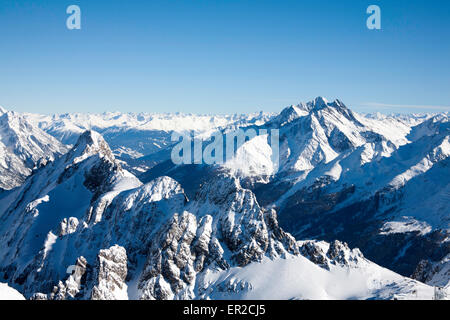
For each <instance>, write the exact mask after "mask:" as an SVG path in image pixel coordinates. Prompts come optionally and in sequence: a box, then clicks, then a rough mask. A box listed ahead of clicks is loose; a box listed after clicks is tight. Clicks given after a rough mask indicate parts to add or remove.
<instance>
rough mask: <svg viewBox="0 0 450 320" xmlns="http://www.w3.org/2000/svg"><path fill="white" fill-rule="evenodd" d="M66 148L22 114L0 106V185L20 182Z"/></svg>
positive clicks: (1, 186)
mask: <svg viewBox="0 0 450 320" xmlns="http://www.w3.org/2000/svg"><path fill="white" fill-rule="evenodd" d="M65 152H67V148H66V147H65V146H64V145H63V144H62V143H60V142H59V141H58V140H56V139H55V138H53V137H52V136H50V135H48V134H46V133H45V132H43V131H42V130H41V129H39V128H38V127H36V126H34V125H33V124H31V123H29V122H28V121H27V120H26V118H25V117H24V116H23V115H21V114H18V113H16V112H12V111H10V112H7V111H6V110H4V109H2V110H0V188H2V189H6V190H9V189H12V188H14V187H17V186H19V185H20V184H21V183H23V181H24V180H25V178H26V177H27V176H28V175H30V174H31V171H32V170H33V169H34V168H35V167H39V166H40V165H42V164H45V163H46V162H48V161H53V160H54V159H55V158H56V157H57V156H59V155H61V154H63V153H65Z"/></svg>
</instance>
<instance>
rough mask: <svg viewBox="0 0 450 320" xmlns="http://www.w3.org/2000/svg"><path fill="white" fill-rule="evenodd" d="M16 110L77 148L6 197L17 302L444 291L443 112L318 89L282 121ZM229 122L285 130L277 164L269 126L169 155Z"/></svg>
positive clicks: (5, 244) (3, 272)
mask: <svg viewBox="0 0 450 320" xmlns="http://www.w3.org/2000/svg"><path fill="white" fill-rule="evenodd" d="M10 114H12V115H14V116H15V118H17V119H20V121H21V123H25V124H28V126H27V125H25V127H24V128H22V129H19V130H18V131H19V132H20V133H22V137H23V138H22V140H21V141H34V139H33V138H31V137H32V136H35V135H36V133H35V132H40V134H41V135H42V134H44V136H46V137H49V136H48V134H45V133H43V132H42V130H41V129H43V130H45V131H46V132H47V133H49V134H51V135H53V136H54V137H58V138H59V139H62V140H63V141H64V142H65V143H68V144H72V145H73V146H72V147H71V149H70V150H69V151H68V152H66V150H64V151H62V152H61V154H62V153H64V154H62V155H59V156H58V155H55V156H54V160H53V161H49V162H45V161H42V165H40V166H36V165H35V166H34V167H35V169H34V170H33V172H30V173H29V174H30V176H29V177H28V178H26V180H25V181H24V182H23V181H22V182H18V183H17V185H19V184H20V186H18V187H17V188H15V189H13V190H10V191H4V192H1V193H0V243H1V244H2V246H1V248H0V276H2V279H4V280H2V281H4V282H8V284H9V285H10V286H12V287H14V288H15V289H17V290H19V291H20V292H21V293H22V294H23V295H24V296H25V297H26V298H32V299H57V300H58V299H432V298H433V296H434V288H433V286H440V287H447V289H444V290H447V291H448V290H449V289H448V283H449V280H450V276H449V274H448V272H449V271H448V266H449V264H448V255H449V254H450V247H449V244H450V241H449V240H448V239H449V224H448V223H449V213H450V207H449V203H450V202H449V201H448V199H449V195H450V192H449V182H450V171H449V170H448V168H449V163H448V161H449V160H448V155H449V153H450V148H449V145H450V144H449V122H448V114H445V113H443V114H434V115H411V116H399V115H389V116H385V115H379V114H378V115H377V114H374V115H361V114H357V113H355V112H352V111H351V110H350V109H348V108H347V107H346V106H345V105H344V104H343V103H342V102H341V101H339V100H335V101H333V102H328V101H327V100H325V99H324V98H321V97H319V98H316V99H314V100H313V101H311V102H308V103H301V104H299V105H296V106H290V107H288V108H286V109H284V110H283V111H282V112H281V113H280V114H278V115H266V114H262V113H261V114H255V115H249V116H245V115H243V116H217V117H216V116H192V115H172V116H171V115H149V114H139V115H134V114H120V113H105V114H102V115H82V114H67V115H61V116H39V115H32V114H26V115H19V114H15V113H10ZM0 119H1V116H0ZM37 127H40V128H41V129H37ZM19 128H20V127H19ZM26 128H32V129H33V130H32V131H27V130H31V129H26ZM94 128H95V129H97V130H98V131H101V133H102V135H103V136H104V138H103V137H102V135H100V134H99V133H97V132H96V131H93V130H92V129H94ZM237 128H254V129H279V130H280V141H279V146H280V162H279V167H278V168H277V170H276V169H275V168H276V166H275V165H274V163H272V160H273V157H272V155H271V152H272V150H271V148H270V146H269V138H268V136H265V135H263V136H258V137H255V138H253V139H251V140H250V141H247V142H246V143H244V145H242V147H240V148H238V150H237V151H236V153H235V156H234V157H233V158H232V159H229V160H228V161H226V162H225V163H224V164H222V165H212V166H211V165H178V166H176V165H174V164H173V163H172V162H171V160H170V158H169V157H170V150H171V147H172V145H173V144H172V142H171V141H170V135H171V133H172V132H173V131H177V132H186V131H191V130H193V131H195V132H196V133H197V134H201V135H202V136H204V137H208V136H209V135H211V134H212V133H214V132H217V131H222V132H230V131H232V130H235V129H237ZM86 129H87V130H86ZM30 132H32V133H30ZM25 138H28V140H27V139H25ZM30 139H31V140H30ZM50 139H53V140H54V138H52V137H50ZM39 141H42V138H41V139H39ZM109 142H111V145H113V147H112V148H110V143H109ZM53 145H56V144H55V143H53ZM59 145H61V146H63V145H62V144H59ZM151 146H152V147H151ZM63 147H64V146H63ZM10 153H11V152H10ZM36 159H38V160H36V161H41V160H39V159H45V157H44V156H43V154H37V156H36ZM145 161H146V162H145ZM143 164H144V165H143ZM128 168H132V169H133V172H132V173H131V172H129V171H128V170H127V169H128ZM136 168H139V170H138V169H136ZM145 168H151V169H150V170H148V171H146V172H144V173H142V174H141V173H140V171H141V170H146V169H145ZM135 174H139V176H136V175H135ZM288 232H289V233H288ZM303 239H315V240H307V241H305V240H303ZM336 239H339V240H340V241H337V240H336ZM323 240H325V241H323ZM343 241H345V242H343ZM346 242H347V243H348V245H347V243H346ZM350 247H353V248H356V247H358V248H360V249H350ZM362 252H363V253H364V255H363V253H362ZM372 261H374V262H372ZM384 267H388V268H389V269H391V270H393V271H391V270H388V269H385V268H384ZM410 276H411V277H412V278H414V279H415V280H413V279H412V278H410ZM419 281H421V282H419ZM424 283H426V284H424ZM427 284H428V285H427Z"/></svg>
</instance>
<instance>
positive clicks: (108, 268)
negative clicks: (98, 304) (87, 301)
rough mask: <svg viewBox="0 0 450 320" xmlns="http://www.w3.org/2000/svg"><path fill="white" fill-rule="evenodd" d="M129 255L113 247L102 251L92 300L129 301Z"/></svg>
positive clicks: (97, 265) (117, 247)
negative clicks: (127, 283) (127, 282)
mask: <svg viewBox="0 0 450 320" xmlns="http://www.w3.org/2000/svg"><path fill="white" fill-rule="evenodd" d="M127 263H128V261H127V253H126V250H125V248H123V247H120V246H117V245H116V246H113V247H111V248H109V249H104V250H100V253H99V254H98V260H97V264H96V266H95V269H94V270H95V273H94V276H93V278H94V279H93V285H94V286H93V287H92V293H91V299H92V300H127V299H128V294H127V285H126V283H125V280H126V278H127Z"/></svg>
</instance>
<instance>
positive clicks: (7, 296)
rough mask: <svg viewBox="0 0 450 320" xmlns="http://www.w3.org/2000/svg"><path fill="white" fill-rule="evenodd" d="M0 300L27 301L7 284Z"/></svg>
mask: <svg viewBox="0 0 450 320" xmlns="http://www.w3.org/2000/svg"><path fill="white" fill-rule="evenodd" d="M0 111H1V110H0ZM0 300H25V298H24V296H23V295H21V294H20V293H19V292H18V291H17V290H14V289H13V288H11V287H9V286H8V285H7V284H4V283H0Z"/></svg>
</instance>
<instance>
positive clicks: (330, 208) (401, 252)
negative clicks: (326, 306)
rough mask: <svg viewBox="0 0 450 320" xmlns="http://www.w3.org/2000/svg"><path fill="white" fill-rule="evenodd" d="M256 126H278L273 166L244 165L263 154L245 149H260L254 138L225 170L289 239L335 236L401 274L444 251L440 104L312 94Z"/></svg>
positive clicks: (448, 149)
mask: <svg viewBox="0 0 450 320" xmlns="http://www.w3.org/2000/svg"><path fill="white" fill-rule="evenodd" d="M261 128H264V129H271V128H277V129H279V130H280V167H279V170H278V171H277V172H274V173H273V174H272V175H271V177H270V179H269V180H268V182H267V181H264V179H259V176H261V175H264V174H265V173H264V172H258V171H257V170H256V172H255V171H253V173H252V174H248V172H251V171H250V170H246V169H245V168H246V166H249V165H251V166H252V168H258V166H257V165H254V164H253V162H255V161H256V162H257V161H260V163H262V164H266V162H267V160H268V159H270V154H266V155H265V156H264V155H263V156H262V155H261V154H260V153H257V152H255V151H254V150H265V149H264V148H261V147H258V146H260V145H261V139H256V138H255V139H253V140H251V141H249V142H247V143H246V144H245V145H244V146H243V147H242V150H243V151H244V152H246V153H248V155H246V156H245V157H242V159H247V160H246V161H241V162H239V161H237V160H239V157H238V155H239V151H238V152H237V153H236V154H237V156H236V157H235V158H234V159H233V160H232V161H235V163H233V166H232V167H234V168H235V167H238V168H240V170H238V171H236V170H234V171H233V170H231V171H232V173H233V174H235V175H237V176H238V177H239V178H240V179H241V181H242V183H243V185H244V186H246V187H248V188H251V189H252V190H253V191H254V192H255V194H256V196H257V198H258V201H259V202H260V203H261V204H262V205H263V206H264V207H267V208H269V207H274V208H276V209H277V211H279V221H280V225H281V226H282V227H283V228H285V229H286V230H287V231H288V232H290V233H292V234H293V235H294V236H295V237H296V238H297V239H304V238H315V239H323V240H327V241H332V240H333V239H341V240H345V241H347V242H348V243H349V244H350V245H352V246H355V247H359V248H360V249H361V250H362V251H363V252H364V253H365V255H366V256H368V257H369V258H370V259H372V260H374V261H375V262H377V263H379V264H381V265H383V266H386V267H389V268H391V269H393V270H395V271H397V272H400V273H401V274H403V275H411V274H412V273H413V271H414V270H415V268H416V266H417V264H418V263H419V262H420V261H421V260H422V259H429V260H431V261H440V260H441V259H443V257H445V256H446V255H447V254H448V253H449V252H450V246H449V244H450V243H449V241H448V239H449V238H448V233H449V219H450V216H449V213H450V205H449V203H450V201H448V200H449V194H450V189H449V188H450V186H449V182H450V176H449V174H450V171H449V170H448V168H449V161H450V160H449V154H450V145H449V133H450V129H449V121H448V115H447V114H438V115H434V116H431V117H423V118H420V117H410V118H406V117H389V116H383V117H381V116H379V117H374V116H370V117H364V116H361V115H358V114H356V113H354V112H352V111H350V110H349V109H348V108H346V107H345V106H344V105H343V103H342V102H340V101H338V100H336V101H334V102H331V103H330V102H327V101H326V100H325V99H323V98H317V99H315V100H314V101H311V102H309V103H307V104H300V105H298V106H292V107H289V108H287V109H285V110H283V112H281V113H280V115H279V116H278V117H275V118H273V119H272V120H271V121H269V122H268V123H266V124H265V125H264V126H262V127H261ZM258 138H261V137H258ZM264 143H266V144H268V141H267V142H264ZM267 152H271V151H270V149H268V151H267ZM248 159H252V161H248ZM259 159H261V160H259ZM236 161H237V162H238V163H237V164H236ZM224 167H225V168H227V167H230V166H229V165H228V164H227V163H226V164H225V165H224ZM261 167H262V166H261ZM266 167H268V165H266ZM243 168H244V169H243Z"/></svg>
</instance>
